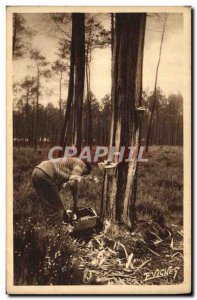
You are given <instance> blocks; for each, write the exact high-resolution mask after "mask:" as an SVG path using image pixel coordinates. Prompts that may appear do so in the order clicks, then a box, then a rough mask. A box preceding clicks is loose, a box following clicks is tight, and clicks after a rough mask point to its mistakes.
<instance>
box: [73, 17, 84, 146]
mask: <svg viewBox="0 0 197 300" xmlns="http://www.w3.org/2000/svg"><path fill="white" fill-rule="evenodd" d="M73 16H74V17H73V22H74V27H75V35H74V43H75V91H74V121H75V132H74V144H75V146H76V147H77V148H78V149H80V148H81V145H82V110H83V94H84V80H85V15H84V14H83V13H76V14H73Z"/></svg>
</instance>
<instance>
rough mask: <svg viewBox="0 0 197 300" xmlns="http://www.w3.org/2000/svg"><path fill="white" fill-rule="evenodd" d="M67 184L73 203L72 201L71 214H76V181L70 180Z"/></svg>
mask: <svg viewBox="0 0 197 300" xmlns="http://www.w3.org/2000/svg"><path fill="white" fill-rule="evenodd" d="M69 184H70V190H71V194H72V196H73V201H74V209H73V212H74V213H76V211H77V202H78V193H77V180H70V181H69Z"/></svg>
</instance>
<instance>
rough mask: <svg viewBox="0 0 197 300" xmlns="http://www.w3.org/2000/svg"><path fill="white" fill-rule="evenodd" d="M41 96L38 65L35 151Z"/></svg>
mask: <svg viewBox="0 0 197 300" xmlns="http://www.w3.org/2000/svg"><path fill="white" fill-rule="evenodd" d="M39 96H40V69H39V66H38V65H37V89H36V121H35V136H34V151H36V150H37V146H38V120H39V116H38V114H39Z"/></svg>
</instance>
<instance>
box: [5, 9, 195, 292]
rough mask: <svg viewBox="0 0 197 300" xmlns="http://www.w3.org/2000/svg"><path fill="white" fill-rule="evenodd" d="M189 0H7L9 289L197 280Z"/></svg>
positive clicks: (120, 287) (169, 286)
mask: <svg viewBox="0 0 197 300" xmlns="http://www.w3.org/2000/svg"><path fill="white" fill-rule="evenodd" d="M191 101H192V100H191V8H190V7H52V6H49V7H42V6H39V7H38V6H34V7H25V6H23V7H20V6H19V7H7V287H6V290H7V293H8V294H81V295H83V294H102V295H103V294H117V295H118V294H119V295H124V294H189V293H191V288H192V287H191V282H192V279H191V267H192V266H191V238H192V237H191V223H192V222H191Z"/></svg>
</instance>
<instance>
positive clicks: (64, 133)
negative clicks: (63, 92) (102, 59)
mask: <svg viewBox="0 0 197 300" xmlns="http://www.w3.org/2000/svg"><path fill="white" fill-rule="evenodd" d="M74 30H75V28H74V22H73V14H72V39H71V52H70V77H69V85H68V98H67V103H66V112H65V116H64V124H63V127H62V131H61V137H60V146H62V147H63V148H64V147H65V145H66V143H67V141H68V136H69V132H68V124H69V119H70V115H71V106H72V102H73V95H74V65H75V44H74V34H75V33H74ZM58 155H59V156H62V151H60V152H59V154H58Z"/></svg>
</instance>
